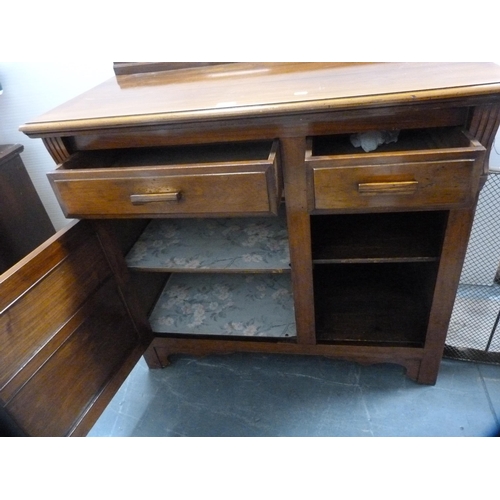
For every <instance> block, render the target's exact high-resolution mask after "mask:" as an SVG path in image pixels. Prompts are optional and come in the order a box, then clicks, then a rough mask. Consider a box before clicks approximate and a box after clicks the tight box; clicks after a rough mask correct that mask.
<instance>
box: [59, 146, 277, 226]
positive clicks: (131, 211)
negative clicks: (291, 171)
mask: <svg viewBox="0 0 500 500" xmlns="http://www.w3.org/2000/svg"><path fill="white" fill-rule="evenodd" d="M253 155H255V156H253ZM253 158H255V159H253ZM180 159H182V164H177V163H176V161H178V160H180ZM279 170H280V165H279V154H278V144H277V142H275V143H274V144H273V143H272V142H268V143H265V144H254V143H241V144H229V145H224V144H222V145H219V146H218V147H216V146H212V147H207V148H200V149H199V151H198V152H197V153H196V154H193V153H192V152H189V151H187V150H186V149H185V148H184V149H181V150H179V149H175V148H174V149H168V148H167V149H165V150H158V149H155V150H151V151H150V150H145V151H144V152H143V150H133V151H131V150H128V149H127V150H124V151H123V152H121V153H119V154H111V155H110V154H102V155H100V154H95V152H94V154H90V153H88V154H85V153H79V154H76V155H74V157H72V158H71V159H70V160H69V161H67V162H65V163H64V164H63V165H62V166H61V167H60V168H59V169H58V170H57V171H56V172H52V173H50V174H49V179H50V182H51V184H52V186H53V188H54V191H55V192H56V195H57V197H58V199H59V202H60V204H61V207H62V208H63V211H64V213H65V215H66V216H68V217H107V218H109V217H114V218H119V217H122V218H123V217H155V216H156V217H158V216H162V215H180V216H202V215H221V214H226V215H229V216H233V215H244V214H261V215H265V214H277V212H278V204H279V200H280V196H281V181H280V178H279V174H278V171H279Z"/></svg>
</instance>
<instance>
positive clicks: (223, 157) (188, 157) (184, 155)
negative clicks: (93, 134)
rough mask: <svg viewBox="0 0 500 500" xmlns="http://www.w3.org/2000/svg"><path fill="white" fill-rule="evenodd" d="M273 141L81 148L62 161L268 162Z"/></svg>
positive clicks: (90, 165) (71, 164) (111, 164)
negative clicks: (154, 146)
mask: <svg viewBox="0 0 500 500" xmlns="http://www.w3.org/2000/svg"><path fill="white" fill-rule="evenodd" d="M272 151H273V141H258V142H253V141H252V142H234V143H216V144H201V145H191V146H172V147H156V148H127V149H116V150H97V151H81V152H77V153H75V154H74V155H73V156H72V157H71V158H70V159H69V160H68V161H66V162H65V163H64V164H63V168H64V169H65V170H74V169H95V168H118V167H119V168H131V167H154V166H168V165H200V164H224V163H231V164H234V163H236V162H248V161H252V162H256V161H270V155H271V154H272Z"/></svg>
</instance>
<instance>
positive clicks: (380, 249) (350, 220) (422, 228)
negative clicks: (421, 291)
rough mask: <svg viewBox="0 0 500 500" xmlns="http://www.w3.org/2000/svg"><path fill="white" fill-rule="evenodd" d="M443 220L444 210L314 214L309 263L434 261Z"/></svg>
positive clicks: (445, 217)
mask: <svg viewBox="0 0 500 500" xmlns="http://www.w3.org/2000/svg"><path fill="white" fill-rule="evenodd" d="M446 220H447V212H401V213H381V214H348V215H315V216H313V217H312V218H311V234H312V253H313V262H314V263H315V264H328V263H338V264H340V263H358V264H361V263H384V262H435V261H437V260H439V255H440V254H441V246H442V242H443V235H444V231H445V228H446Z"/></svg>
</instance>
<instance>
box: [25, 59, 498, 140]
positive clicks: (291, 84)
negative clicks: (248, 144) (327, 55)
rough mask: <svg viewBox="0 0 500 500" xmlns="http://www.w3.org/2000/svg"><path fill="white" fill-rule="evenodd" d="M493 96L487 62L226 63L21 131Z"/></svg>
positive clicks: (142, 85)
mask: <svg viewBox="0 0 500 500" xmlns="http://www.w3.org/2000/svg"><path fill="white" fill-rule="evenodd" d="M485 94H497V95H499V94H500V67H499V66H497V65H495V64H492V63H233V64H221V65H215V66H207V67H201V68H200V67H197V68H191V69H182V70H176V71H158V72H150V73H142V74H131V75H121V76H116V77H113V78H111V79H109V80H107V81H105V82H104V83H102V84H101V85H99V86H97V87H95V88H93V89H91V90H89V91H88V92H86V93H84V94H82V95H80V96H78V97H76V98H74V99H72V100H70V101H68V102H66V103H65V104H63V105H61V106H59V107H57V108H55V109H53V110H52V111H49V112H48V113H45V114H44V115H42V116H40V117H38V118H36V119H35V120H33V121H30V122H28V123H26V124H25V125H23V126H22V127H21V130H22V131H23V132H25V133H26V134H27V135H30V136H34V137H35V136H39V135H60V134H64V133H65V132H69V133H73V132H78V131H85V130H96V129H99V128H103V129H109V128H114V127H124V126H131V127H134V126H151V125H153V126H154V125H159V124H163V123H183V122H184V123H185V122H190V121H196V120H217V119H231V118H247V117H255V116H269V115H286V114H295V113H301V112H306V111H307V112H309V111H313V112H316V111H324V110H337V109H338V110H340V109H349V108H352V107H356V106H362V107H363V106H365V107H374V106H384V105H388V106H390V105H396V104H404V103H413V102H422V101H428V100H432V99H436V98H453V97H467V96H475V95H485Z"/></svg>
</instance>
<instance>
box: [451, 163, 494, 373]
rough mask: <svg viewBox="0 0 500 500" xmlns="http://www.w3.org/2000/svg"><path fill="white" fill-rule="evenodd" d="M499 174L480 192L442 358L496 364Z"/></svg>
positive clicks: (491, 175) (490, 178)
mask: <svg viewBox="0 0 500 500" xmlns="http://www.w3.org/2000/svg"><path fill="white" fill-rule="evenodd" d="M499 263H500V170H498V171H491V172H490V175H489V176H488V180H487V182H486V184H485V186H484V187H483V189H482V191H481V195H480V197H479V202H478V206H477V211H476V216H475V218H474V224H473V227H472V232H471V237H470V241H469V245H468V247H467V254H466V257H465V263H464V267H463V270H462V274H461V277H460V284H459V287H458V292H457V296H456V299H455V305H454V308H453V313H452V316H451V321H450V326H449V329H448V334H447V337H446V346H445V352H444V355H445V357H449V358H455V359H462V360H467V361H481V362H484V363H494V364H500V326H499V319H500V268H499Z"/></svg>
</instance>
